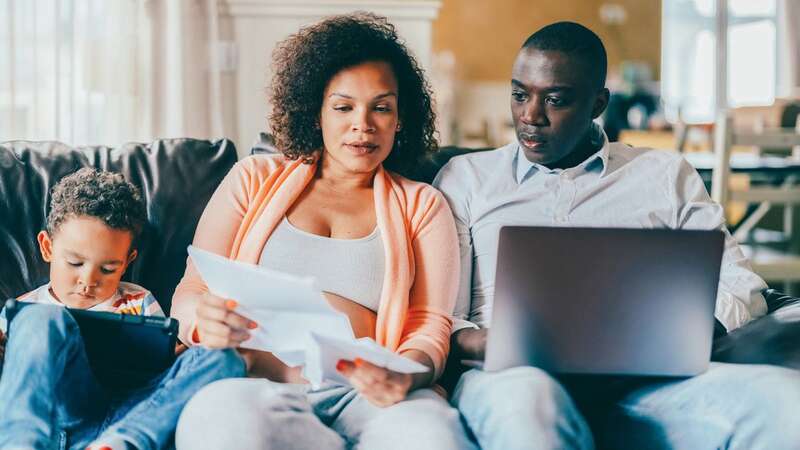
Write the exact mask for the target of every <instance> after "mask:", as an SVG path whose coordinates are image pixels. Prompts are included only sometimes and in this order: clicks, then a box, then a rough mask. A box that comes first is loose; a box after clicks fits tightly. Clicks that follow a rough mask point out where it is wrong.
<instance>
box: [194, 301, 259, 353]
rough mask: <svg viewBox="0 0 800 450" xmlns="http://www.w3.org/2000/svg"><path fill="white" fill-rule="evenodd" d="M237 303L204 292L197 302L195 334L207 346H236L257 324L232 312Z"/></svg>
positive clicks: (246, 337) (247, 336) (248, 335)
mask: <svg viewBox="0 0 800 450" xmlns="http://www.w3.org/2000/svg"><path fill="white" fill-rule="evenodd" d="M236 306H237V303H236V301H234V300H226V299H224V298H220V297H217V296H216V295H213V294H210V293H206V294H204V295H203V296H202V297H201V298H200V302H199V303H198V304H197V335H198V338H199V341H200V343H201V344H203V345H204V346H206V347H208V348H236V347H238V346H239V345H240V344H241V343H242V342H244V341H246V340H247V339H249V338H250V333H249V332H248V330H253V329H255V328H258V324H257V323H255V322H253V321H252V320H250V319H248V318H247V317H244V316H242V315H240V314H237V313H235V312H233V310H234V309H236Z"/></svg>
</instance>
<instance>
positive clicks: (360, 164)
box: [173, 14, 471, 449]
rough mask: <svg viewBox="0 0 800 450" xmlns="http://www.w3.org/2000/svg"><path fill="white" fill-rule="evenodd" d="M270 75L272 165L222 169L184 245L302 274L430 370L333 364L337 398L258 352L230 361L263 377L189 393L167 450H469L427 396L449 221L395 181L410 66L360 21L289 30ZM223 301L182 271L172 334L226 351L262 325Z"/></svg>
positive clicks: (444, 291) (417, 125)
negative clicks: (338, 381) (355, 449)
mask: <svg viewBox="0 0 800 450" xmlns="http://www.w3.org/2000/svg"><path fill="white" fill-rule="evenodd" d="M273 64H274V68H275V69H276V73H275V76H274V78H273V82H272V86H271V94H272V100H273V106H274V110H273V113H272V116H271V124H272V132H273V134H274V136H275V143H276V146H277V147H278V148H279V149H281V150H282V154H281V155H274V156H257V157H251V158H246V159H244V160H242V161H240V162H239V163H238V164H237V166H236V167H235V168H234V169H233V170H232V171H231V173H230V174H229V175H228V176H227V177H226V179H225V181H223V183H222V184H221V186H220V187H219V188H218V190H217V192H216V193H215V194H214V196H213V197H212V199H211V200H210V202H209V204H208V206H207V207H206V210H205V213H204V214H203V217H202V218H201V220H200V223H199V224H198V228H197V232H196V235H195V240H194V245H196V246H198V247H201V248H204V249H207V250H210V251H212V252H215V253H218V254H222V255H226V256H229V257H230V258H232V259H236V260H240V261H246V262H250V263H258V264H260V265H262V266H265V267H268V268H272V269H277V270H281V271H284V272H289V273H295V274H303V275H313V276H314V277H315V278H316V279H317V282H318V284H319V285H320V286H321V287H322V289H323V291H325V292H326V297H327V298H328V300H329V301H330V302H331V304H332V305H333V306H334V307H335V308H336V309H338V310H340V311H342V312H344V313H346V314H347V315H348V317H349V318H350V321H351V323H352V325H353V330H354V332H355V334H356V335H357V336H358V337H362V336H368V337H372V338H374V339H375V340H376V341H377V342H378V343H379V344H381V345H383V346H385V347H387V348H389V349H391V350H393V351H396V352H397V353H400V354H402V355H403V356H405V357H407V358H410V359H412V360H415V361H418V362H420V363H422V364H424V365H426V366H428V367H429V368H430V371H428V372H427V373H423V374H416V375H413V376H412V375H408V374H401V373H396V372H392V371H390V370H387V369H384V368H381V367H378V366H374V365H372V364H369V363H367V362H365V361H361V360H356V361H340V362H339V364H338V365H337V369H338V370H339V371H340V372H341V373H342V374H343V375H344V376H345V377H346V378H347V379H348V380H349V381H350V383H351V385H352V387H349V386H334V385H327V386H323V387H322V388H321V389H319V390H312V389H311V388H310V387H309V386H308V385H306V384H302V383H303V380H302V379H301V378H300V377H299V374H298V371H297V370H292V369H288V368H287V367H286V366H283V365H282V364H281V363H280V362H279V361H277V360H276V359H275V358H274V357H272V356H271V355H268V354H263V353H261V354H258V353H253V352H249V353H248V352H244V351H242V352H243V353H245V355H246V359H248V362H249V364H250V366H249V367H250V372H251V374H253V373H256V374H258V375H260V376H264V377H266V378H269V380H272V381H269V380H265V379H236V380H227V381H224V382H221V383H217V384H214V385H212V386H209V387H208V389H205V390H204V391H201V392H200V393H199V394H198V395H197V396H196V397H195V398H194V399H193V400H192V401H191V402H190V404H189V405H188V406H187V408H186V410H185V411H184V414H183V417H182V418H181V423H180V424H179V429H178V433H177V437H176V442H177V445H178V447H185V448H200V447H202V448H227V447H236V448H258V449H271V448H276V449H277V448H280V449H283V448H323V449H327V448H331V449H338V448H347V447H350V446H352V445H358V446H359V447H361V448H376V449H388V448H404V449H405V448H431V449H433V448H436V449H447V448H454V449H455V448H469V447H470V445H471V444H470V443H469V442H468V440H467V438H466V436H465V432H464V429H463V427H462V425H461V423H460V420H459V417H458V413H457V412H456V411H455V410H453V409H452V408H450V407H449V406H448V404H447V403H446V401H445V400H444V399H443V398H441V397H440V396H438V395H437V394H436V393H434V392H433V391H432V390H431V389H430V386H431V385H432V384H433V382H434V381H435V380H436V378H437V377H438V376H439V375H440V374H441V372H442V370H443V368H444V363H445V359H446V357H447V352H448V350H449V348H448V342H449V335H450V329H451V320H450V316H451V313H452V310H453V307H454V301H455V296H456V291H457V289H458V279H457V277H458V243H457V240H456V234H455V233H456V232H455V225H454V222H453V219H452V216H451V213H450V210H449V209H448V206H447V203H446V202H445V200H444V199H443V197H442V196H441V194H439V193H438V192H437V191H436V190H435V189H433V188H432V187H430V186H428V185H424V184H421V183H416V182H412V181H409V180H408V179H405V178H403V177H402V176H400V175H398V174H402V173H405V172H407V171H408V170H409V169H410V168H411V165H412V164H413V163H414V161H415V160H416V159H417V157H418V156H419V155H420V154H421V153H422V152H424V151H428V150H430V149H433V148H434V147H435V141H434V136H433V134H434V114H433V111H432V108H431V100H430V93H429V89H428V86H427V84H426V82H425V79H424V77H423V74H422V71H421V70H420V68H419V67H418V65H417V63H416V61H415V60H414V58H413V57H411V56H410V55H409V54H408V52H407V50H406V48H405V47H404V46H403V45H402V44H401V43H400V42H399V40H398V37H397V35H396V33H395V30H394V27H393V26H392V25H391V24H389V23H388V22H386V20H385V19H383V18H379V17H377V16H373V15H368V14H359V15H353V16H336V17H332V18H329V19H327V20H324V21H322V22H320V23H318V24H316V25H313V26H311V27H308V28H304V29H302V30H301V31H300V32H299V33H297V34H295V35H293V36H291V37H290V38H289V39H287V40H286V41H284V42H283V43H282V44H281V45H279V47H278V49H277V50H276V52H275V54H274V61H273ZM235 306H236V303H235V299H234V300H226V299H221V298H218V297H215V296H213V295H211V294H210V293H208V290H207V288H206V286H205V285H204V284H203V282H202V280H201V279H200V278H199V276H198V274H197V272H196V270H195V269H194V267H193V266H192V264H191V261H189V264H188V267H187V270H186V275H185V276H184V279H183V280H182V281H181V283H180V285H179V286H178V288H177V290H176V293H175V297H174V299H173V315H174V316H175V317H177V318H178V319H180V321H181V324H183V327H184V328H183V329H182V339H184V340H185V341H186V342H190V343H193V344H198V343H199V344H203V345H205V346H207V347H211V348H230V347H237V346H238V345H239V344H241V343H242V342H243V341H244V340H246V339H247V338H248V337H249V330H251V329H253V328H255V327H258V326H263V327H266V328H268V327H269V324H268V323H264V324H256V323H253V322H251V321H250V320H249V319H247V318H246V317H242V316H240V315H238V314H236V313H235V312H233V311H232V309H234V308H235ZM276 381H281V382H284V383H277V382H276ZM228 405H230V406H228ZM211 424H213V425H211Z"/></svg>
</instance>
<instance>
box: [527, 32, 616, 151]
mask: <svg viewBox="0 0 800 450" xmlns="http://www.w3.org/2000/svg"><path fill="white" fill-rule="evenodd" d="M607 103H608V91H607V90H606V89H604V88H602V89H598V87H597V86H596V85H595V84H594V74H593V73H592V70H591V68H590V67H588V66H587V64H586V63H585V62H583V61H581V60H579V59H578V58H577V57H575V56H571V55H568V54H566V53H562V52H558V51H547V50H538V49H535V48H523V49H522V50H520V52H519V54H518V55H517V59H516V60H515V61H514V67H513V69H512V73H511V115H512V117H513V118H514V128H515V129H516V134H517V139H518V140H519V143H520V145H521V146H522V149H523V151H524V152H525V157H526V158H528V160H529V161H531V162H534V163H538V164H542V165H545V166H557V165H558V164H557V163H558V162H559V161H561V160H563V159H564V158H565V157H566V156H568V155H569V154H570V153H572V152H573V151H574V150H575V149H576V147H577V146H578V144H579V143H580V142H581V141H582V139H584V137H585V136H586V133H587V132H588V131H589V128H590V126H591V123H592V120H593V119H595V118H597V117H598V116H599V115H600V114H601V113H602V112H603V110H604V109H605V107H606V104H607Z"/></svg>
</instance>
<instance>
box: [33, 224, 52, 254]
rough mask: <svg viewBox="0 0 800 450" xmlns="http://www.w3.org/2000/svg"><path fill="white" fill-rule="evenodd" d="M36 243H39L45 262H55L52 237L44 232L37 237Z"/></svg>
mask: <svg viewBox="0 0 800 450" xmlns="http://www.w3.org/2000/svg"><path fill="white" fill-rule="evenodd" d="M36 241H38V242H39V252H41V254H42V259H44V260H45V262H51V261H52V260H53V240H52V239H50V235H49V234H48V233H47V231H45V230H42V231H40V232H39V234H37V235H36Z"/></svg>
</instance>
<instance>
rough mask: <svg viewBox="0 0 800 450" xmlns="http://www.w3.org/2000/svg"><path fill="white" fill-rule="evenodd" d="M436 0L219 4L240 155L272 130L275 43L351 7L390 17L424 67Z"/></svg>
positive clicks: (236, 0)
mask: <svg viewBox="0 0 800 450" xmlns="http://www.w3.org/2000/svg"><path fill="white" fill-rule="evenodd" d="M439 8H440V1H438V0H303V1H300V0H296V1H291V0H227V1H226V2H222V3H220V16H221V17H220V28H221V33H220V35H221V39H223V40H230V42H231V43H232V45H229V46H227V45H226V46H225V47H226V48H227V50H225V52H224V53H227V54H226V55H224V56H225V57H228V58H230V57H231V53H235V55H234V56H233V60H235V67H232V68H229V69H230V70H229V71H228V72H226V75H224V76H225V77H226V78H225V79H223V84H224V87H223V91H224V92H225V93H226V94H227V95H226V96H225V105H223V106H224V108H225V109H226V111H228V114H227V116H228V117H229V118H230V117H235V119H234V120H233V121H230V120H226V123H227V124H229V126H230V127H232V128H233V129H231V128H228V129H227V130H226V131H227V133H228V135H229V137H231V138H233V139H235V141H236V147H237V148H238V149H239V154H240V155H244V154H247V153H248V152H249V151H250V146H251V144H252V143H253V142H254V140H255V139H256V137H257V136H258V133H259V132H260V131H265V130H267V129H268V126H267V117H268V114H269V111H270V107H269V105H268V104H267V100H266V91H265V87H266V86H267V83H268V80H269V77H270V75H271V70H270V64H269V62H270V56H271V54H272V49H273V48H274V46H275V44H276V43H277V42H279V41H281V40H283V39H285V38H286V37H287V36H289V35H290V34H291V33H294V32H296V31H297V30H298V29H299V28H300V27H301V26H302V25H305V24H310V23H313V22H316V21H318V20H319V19H320V18H322V17H325V16H328V15H333V14H344V13H349V12H353V11H371V12H374V13H377V14H381V15H384V16H386V17H388V19H389V21H390V22H392V23H393V24H394V25H395V26H396V27H397V29H398V32H399V34H400V35H401V36H402V37H403V38H404V39H405V40H406V43H407V45H408V47H409V48H410V49H411V50H412V51H413V52H414V54H415V56H416V57H417V58H418V60H419V62H420V63H421V64H422V65H423V67H425V68H429V67H430V63H431V23H432V22H433V20H434V19H435V18H436V16H437V14H438V10H439Z"/></svg>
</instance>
